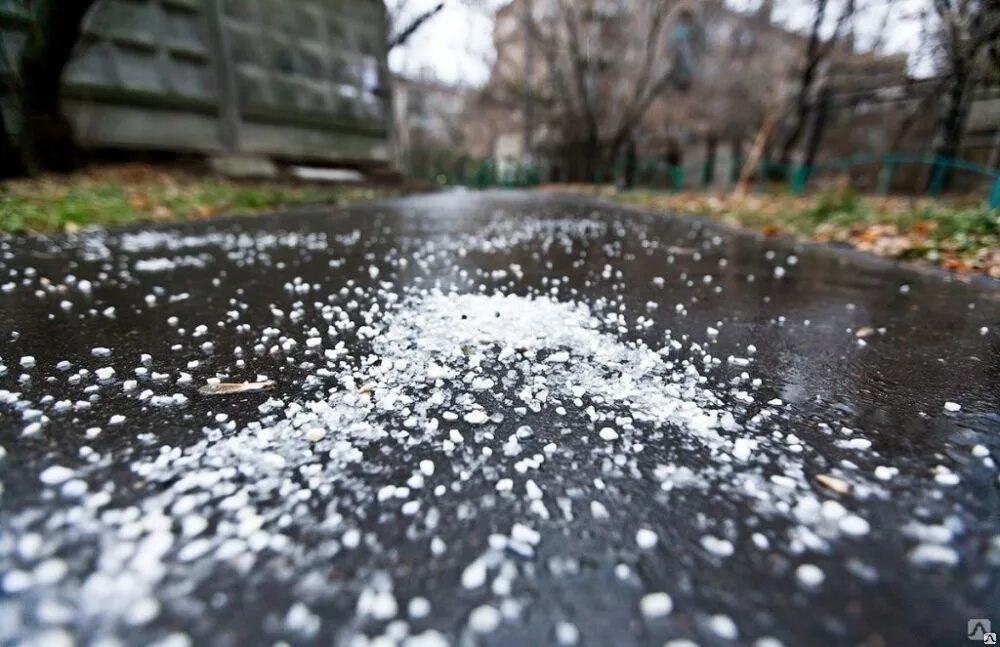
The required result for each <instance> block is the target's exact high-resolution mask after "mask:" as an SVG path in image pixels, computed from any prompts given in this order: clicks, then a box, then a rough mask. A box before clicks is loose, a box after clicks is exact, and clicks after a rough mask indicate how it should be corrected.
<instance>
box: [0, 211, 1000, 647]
mask: <svg viewBox="0 0 1000 647" xmlns="http://www.w3.org/2000/svg"><path fill="white" fill-rule="evenodd" d="M0 254H2V255H0V287H2V291H0V365H2V366H3V368H2V369H0V447H2V453H3V457H2V458H0V483H2V487H3V491H2V494H0V578H2V579H0V584H2V587H0V643H3V644H9V643H17V642H26V643H31V642H36V643H45V644H71V643H72V642H74V641H75V642H78V643H89V642H95V641H97V640H98V639H101V638H107V639H117V640H119V641H120V642H121V643H124V644H163V645H185V644H213V645H248V644H273V643H275V642H278V641H281V640H284V641H287V642H289V643H291V644H330V643H331V642H334V643H338V644H369V642H370V644H396V643H407V641H409V643H408V644H416V645H438V644H449V643H455V644H489V645H501V644H503V645H507V644H517V645H529V644H530V645H535V644H584V645H608V644H616V645H627V644H655V645H660V644H665V643H668V642H669V641H671V640H675V641H681V640H685V639H686V640H690V641H694V642H696V643H698V644H703V645H709V644H720V643H722V644H726V643H732V644H753V643H755V641H759V643H758V644H760V645H768V644H779V643H780V644H785V645H802V644H817V645H818V644H824V645H829V644H866V645H895V644H941V645H954V644H972V643H968V642H967V640H966V635H965V631H966V625H967V621H968V619H970V618H992V622H993V626H994V627H997V626H1000V578H998V574H1000V483H998V468H997V461H998V460H1000V436H998V433H1000V298H998V297H1000V290H998V289H997V286H996V285H995V284H991V283H989V282H977V283H976V284H974V285H969V284H965V283H962V282H959V281H955V280H950V279H949V278H948V277H947V276H945V275H943V274H939V273H935V272H916V271H913V270H912V269H907V268H905V267H899V266H894V265H892V264H889V263H887V262H884V261H881V260H876V259H872V258H868V257H864V256H858V255H853V254H849V253H844V252H837V251H833V250H830V249H826V248H821V247H812V246H803V247H796V246H793V245H792V244H790V243H787V242H781V241H774V240H762V239H758V238H755V237H752V236H749V235H745V234H737V233H733V232H730V231H726V230H722V229H717V228H713V227H710V226H707V225H705V224H704V223H701V222H698V221H693V220H688V219H678V218H670V217H665V216H658V215H650V214H642V213H638V212H633V211H627V210H621V209H618V208H615V207H611V206H609V205H606V204H602V203H596V202H591V201H587V200H583V199H577V198H567V197H555V196H551V197H550V196H542V195H538V194H521V193H485V194H471V193H455V194H446V195H432V196H424V197H415V198H409V199H405V200H399V201H395V202H389V203H383V204H379V205H371V206H365V207H359V208H352V209H337V210H322V209H315V210H305V211H299V212H294V213H288V214H282V215H275V216H267V217H256V218H231V219H224V220H217V221H210V222H204V223H192V224H184V225H171V226H159V227H154V228H151V229H145V230H134V231H130V230H125V231H117V232H110V233H107V232H96V233H85V234H79V235H72V236H68V237H56V238H39V239H30V240H25V239H13V240H6V241H2V242H0ZM508 295H509V296H508ZM217 379H218V380H221V381H222V382H225V383H239V382H246V381H261V382H268V383H270V382H273V386H271V387H270V388H268V389H266V390H261V391H252V392H244V393H235V394H223V395H203V394H201V393H200V392H199V388H200V387H202V386H204V385H206V384H207V383H209V382H212V381H215V380H217ZM379 640H381V641H383V642H378V641H379ZM366 641H369V642H366ZM676 644H678V645H680V644H686V643H683V642H678V643H676Z"/></svg>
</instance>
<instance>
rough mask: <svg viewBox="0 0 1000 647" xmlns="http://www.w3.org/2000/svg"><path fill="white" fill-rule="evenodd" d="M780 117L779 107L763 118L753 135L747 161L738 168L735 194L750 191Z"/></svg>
mask: <svg viewBox="0 0 1000 647" xmlns="http://www.w3.org/2000/svg"><path fill="white" fill-rule="evenodd" d="M780 117H781V111H780V109H776V110H773V111H771V113H770V114H769V115H767V116H766V117H765V118H764V123H762V124H761V126H760V129H759V130H758V131H757V135H756V136H755V137H754V140H753V145H752V146H751V147H750V154H749V155H747V161H746V163H744V164H743V168H742V169H741V170H740V178H739V181H738V182H737V183H736V190H735V192H736V195H746V194H747V193H748V192H749V191H750V182H751V181H752V180H753V176H754V174H755V173H756V172H757V167H758V166H759V165H760V161H761V159H762V158H763V157H764V153H765V151H766V150H767V145H768V142H769V141H770V139H771V133H773V132H774V127H775V126H776V125H777V124H778V119H779V118H780Z"/></svg>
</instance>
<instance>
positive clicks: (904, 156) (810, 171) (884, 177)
mask: <svg viewBox="0 0 1000 647" xmlns="http://www.w3.org/2000/svg"><path fill="white" fill-rule="evenodd" d="M422 162H423V163H422V164H421V170H420V171H416V172H415V173H414V175H415V176H416V177H423V178H425V179H427V180H429V181H431V182H433V183H435V184H437V185H439V186H465V187H470V188H482V189H485V188H491V187H512V188H516V187H531V186H536V185H538V184H539V183H540V182H541V180H542V173H541V169H540V168H539V167H538V166H537V165H535V164H518V163H513V162H499V163H498V162H496V161H495V160H492V159H485V160H476V159H472V158H469V157H458V158H455V157H445V156H440V157H434V156H430V157H427V158H426V159H423V160H422ZM742 164H743V160H742V159H739V158H734V159H732V160H731V161H730V165H729V168H728V169H726V171H725V174H726V177H727V181H728V184H730V185H733V184H735V183H736V181H737V179H738V178H739V174H740V169H741V168H742ZM628 166H629V163H627V162H626V161H624V160H619V161H618V162H615V163H613V164H604V165H600V166H598V167H597V168H596V169H595V171H594V178H593V183H594V184H596V185H605V184H610V183H618V184H620V185H621V184H624V183H625V178H626V176H627V175H630V176H631V185H632V186H635V187H642V188H650V189H657V190H663V191H672V192H679V191H682V190H685V189H688V190H695V189H707V188H709V187H710V186H711V185H713V183H714V180H715V178H716V177H717V176H718V172H717V169H716V167H715V164H714V163H709V164H705V165H703V166H702V167H701V168H700V169H695V170H694V171H693V172H697V175H695V176H693V177H695V178H696V179H695V180H694V181H689V182H686V181H685V180H687V179H689V178H686V177H685V169H684V167H682V166H679V165H672V164H669V163H667V162H665V161H661V160H654V159H643V158H639V159H636V160H633V161H632V162H631V168H628ZM907 166H910V167H912V166H922V167H928V171H927V176H926V177H927V181H926V183H923V182H921V184H924V191H923V192H924V193H925V194H927V195H930V196H932V197H933V196H939V195H941V194H942V193H944V192H945V188H946V186H947V184H948V180H949V176H952V175H954V174H972V175H974V176H976V177H978V178H980V183H981V184H982V185H985V186H986V187H988V188H987V195H986V201H987V204H988V205H989V207H990V208H991V209H1000V172H997V171H996V170H993V169H989V168H987V167H985V166H983V165H981V164H976V163H974V162H970V161H968V160H961V159H951V158H945V157H935V156H933V155H931V156H928V155H920V154H914V153H890V154H888V155H855V156H851V157H845V158H841V159H835V160H829V161H825V162H821V163H819V164H813V165H788V164H779V163H776V162H771V161H769V160H764V161H762V162H761V163H760V164H758V167H757V173H756V176H755V178H754V180H755V184H756V187H757V189H758V190H763V189H764V188H765V187H767V186H768V185H770V186H772V188H773V186H774V185H775V184H777V185H787V187H788V189H789V191H790V192H791V193H792V194H793V195H802V194H804V193H805V192H806V191H807V190H808V188H809V183H810V182H811V181H813V180H815V179H816V178H819V177H822V176H823V175H825V174H831V173H851V172H853V171H854V170H855V169H859V168H865V167H868V168H870V169H871V171H872V173H873V174H874V177H875V190H876V192H877V193H878V194H880V195H887V194H889V193H890V192H891V189H892V186H893V180H894V178H895V176H896V173H897V171H898V170H899V169H900V168H903V167H907ZM699 171H700V172H699ZM688 172H689V173H690V172H692V171H691V170H690V169H689V170H688Z"/></svg>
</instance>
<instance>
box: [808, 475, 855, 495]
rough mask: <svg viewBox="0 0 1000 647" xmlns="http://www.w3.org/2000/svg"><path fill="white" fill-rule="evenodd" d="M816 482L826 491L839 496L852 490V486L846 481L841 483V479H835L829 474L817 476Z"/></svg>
mask: <svg viewBox="0 0 1000 647" xmlns="http://www.w3.org/2000/svg"><path fill="white" fill-rule="evenodd" d="M816 482H817V483H819V484H820V485H822V486H823V487H825V488H826V489H828V490H832V491H834V492H836V493H837V494H847V493H848V492H850V490H851V486H850V484H848V483H847V482H846V481H841V480H840V479H838V478H834V477H833V476H830V475H828V474H817V475H816Z"/></svg>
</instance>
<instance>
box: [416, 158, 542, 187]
mask: <svg viewBox="0 0 1000 647" xmlns="http://www.w3.org/2000/svg"><path fill="white" fill-rule="evenodd" d="M411 175H413V176H414V177H419V178H422V179H425V180H428V181H429V182H432V183H434V184H436V185H438V186H464V187H468V188H477V189H489V188H494V187H504V188H523V187H531V186H537V185H538V184H540V183H541V180H542V174H541V170H540V169H539V167H538V165H536V164H519V163H513V162H500V163H498V162H497V161H496V160H493V159H485V160H477V159H472V158H469V157H459V158H436V159H433V158H432V159H430V160H426V163H424V164H422V165H421V168H420V169H416V170H414V171H413V173H411Z"/></svg>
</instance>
